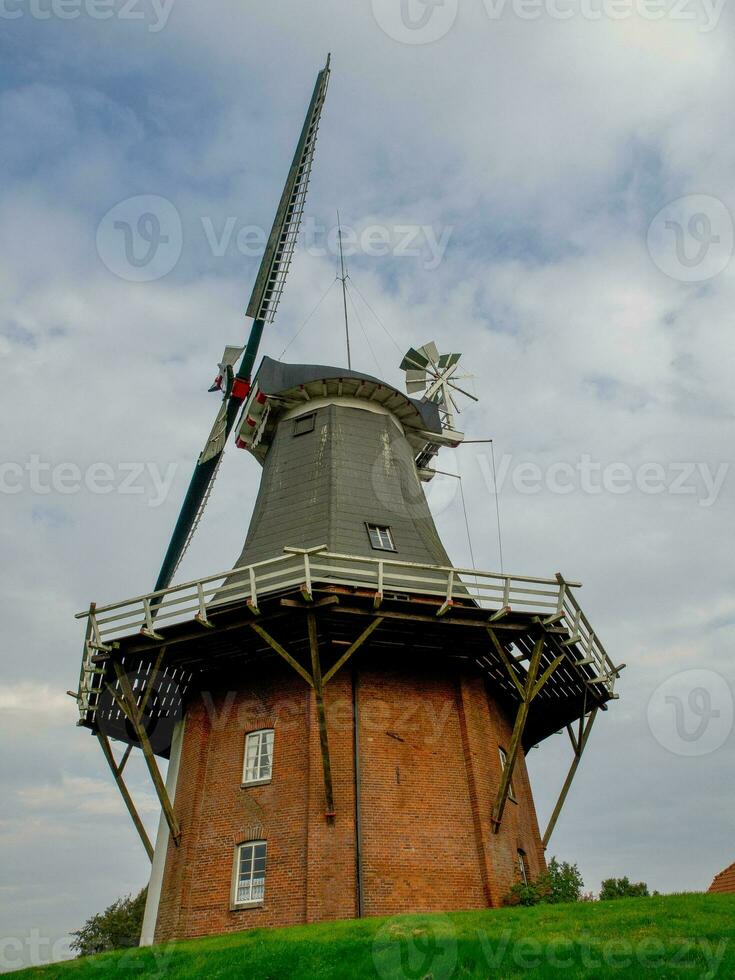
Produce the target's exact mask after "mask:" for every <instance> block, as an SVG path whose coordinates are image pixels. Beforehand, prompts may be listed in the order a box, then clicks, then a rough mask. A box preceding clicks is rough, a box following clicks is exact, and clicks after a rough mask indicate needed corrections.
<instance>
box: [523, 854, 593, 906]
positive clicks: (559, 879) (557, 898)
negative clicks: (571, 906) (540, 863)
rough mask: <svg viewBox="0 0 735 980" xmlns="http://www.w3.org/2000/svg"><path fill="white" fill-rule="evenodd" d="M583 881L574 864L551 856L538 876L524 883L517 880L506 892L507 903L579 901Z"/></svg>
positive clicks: (528, 903)
mask: <svg viewBox="0 0 735 980" xmlns="http://www.w3.org/2000/svg"><path fill="white" fill-rule="evenodd" d="M583 887H584V882H583V881H582V875H581V874H580V873H579V868H578V867H577V865H576V864H570V863H569V862H568V861H557V859H556V858H555V857H553V858H552V859H551V860H550V861H549V864H548V867H547V870H546V871H545V872H543V873H542V874H540V875H539V876H538V878H535V879H534V880H533V881H529V882H528V884H525V883H524V882H522V881H519V882H518V883H517V884H515V885H513V887H512V888H511V889H510V891H509V892H508V895H507V897H506V899H505V901H506V904H507V905H538V904H539V903H541V902H544V903H547V904H549V905H556V904H557V903H558V902H579V901H580V899H581V897H582V889H583Z"/></svg>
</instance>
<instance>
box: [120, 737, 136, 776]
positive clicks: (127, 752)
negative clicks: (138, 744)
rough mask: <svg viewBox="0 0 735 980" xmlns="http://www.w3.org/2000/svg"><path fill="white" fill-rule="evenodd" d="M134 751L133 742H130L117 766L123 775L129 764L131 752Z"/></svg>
mask: <svg viewBox="0 0 735 980" xmlns="http://www.w3.org/2000/svg"><path fill="white" fill-rule="evenodd" d="M132 751H133V743H132V742H129V743H128V744H127V745H126V746H125V751H124V752H123V755H122V759H120V765H119V766H118V767H117V771H118V772H119V773H120V775H122V771H123V769H124V768H125V766H126V765H127V762H128V759H129V758H130V753H131V752H132Z"/></svg>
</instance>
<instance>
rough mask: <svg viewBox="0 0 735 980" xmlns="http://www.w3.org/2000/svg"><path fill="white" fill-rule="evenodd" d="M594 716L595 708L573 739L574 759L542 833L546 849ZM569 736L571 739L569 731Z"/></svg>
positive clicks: (595, 714) (588, 735) (577, 765)
mask: <svg viewBox="0 0 735 980" xmlns="http://www.w3.org/2000/svg"><path fill="white" fill-rule="evenodd" d="M596 716H597V708H593V709H592V711H591V712H590V715H589V718H588V719H587V723H586V725H585V726H584V731H583V732H582V734H581V737H580V738H579V740H576V739H573V742H576V748H575V751H574V759H573V760H572V764H571V766H570V767H569V772H568V773H567V778H566V779H565V780H564V785H563V786H562V788H561V792H560V793H559V799H558V800H557V801H556V806H555V807H554V810H553V812H552V814H551V817H550V818H549V823H548V826H547V827H546V831H545V833H544V836H543V841H542V842H543V845H544V847H546V845H547V844H548V843H549V838H550V837H551V835H552V833H553V832H554V827H555V826H556V821H557V820H558V819H559V814H560V813H561V811H562V807H563V806H564V803H565V801H566V798H567V794H568V793H569V789H570V787H571V785H572V781H573V780H574V776H575V774H576V772H577V769H578V768H579V763H580V762H581V760H582V753H583V752H584V750H585V746H586V745H587V739H588V738H589V737H590V731H591V729H592V725H593V724H594V721H595V717H596ZM580 721H581V719H580ZM569 734H570V738H571V737H572V736H571V729H570V732H569Z"/></svg>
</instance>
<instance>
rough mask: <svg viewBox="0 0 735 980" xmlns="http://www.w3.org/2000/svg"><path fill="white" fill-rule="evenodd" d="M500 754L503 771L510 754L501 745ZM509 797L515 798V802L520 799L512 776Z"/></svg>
mask: <svg viewBox="0 0 735 980" xmlns="http://www.w3.org/2000/svg"><path fill="white" fill-rule="evenodd" d="M498 755H499V756H500V768H501V771H502V772H505V767H506V765H507V764H508V755H507V753H506V751H505V749H502V748H500V746H498ZM508 799H509V800H513V802H514V803H517V802H518V800H517V799H516V791H515V788H514V786H513V779H512V778H511V781H510V788H509V789H508Z"/></svg>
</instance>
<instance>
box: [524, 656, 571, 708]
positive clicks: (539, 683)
mask: <svg viewBox="0 0 735 980" xmlns="http://www.w3.org/2000/svg"><path fill="white" fill-rule="evenodd" d="M564 659H565V658H564V654H563V653H560V654H559V656H558V657H557V658H556V659H555V660H552V661H551V663H550V664H549V666H548V667H547V668H546V670H545V671H544V672H543V674H542V675H541V676H540V677H539V679H538V680H537V681H536V683H535V684H534V686H533V690H532V691H531V697H530V698H529V701H533V699H534V698H535V697H536V695H537V694H538V693H539V691H540V690H541V688H542V687H543V686H544V684H545V683H546V682H547V681H548V679H549V678H550V677H551V675H552V674H553V673H554V671H555V670H556V668H557V667H558V666H559V664H560V663H561V662H562V660H564Z"/></svg>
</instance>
